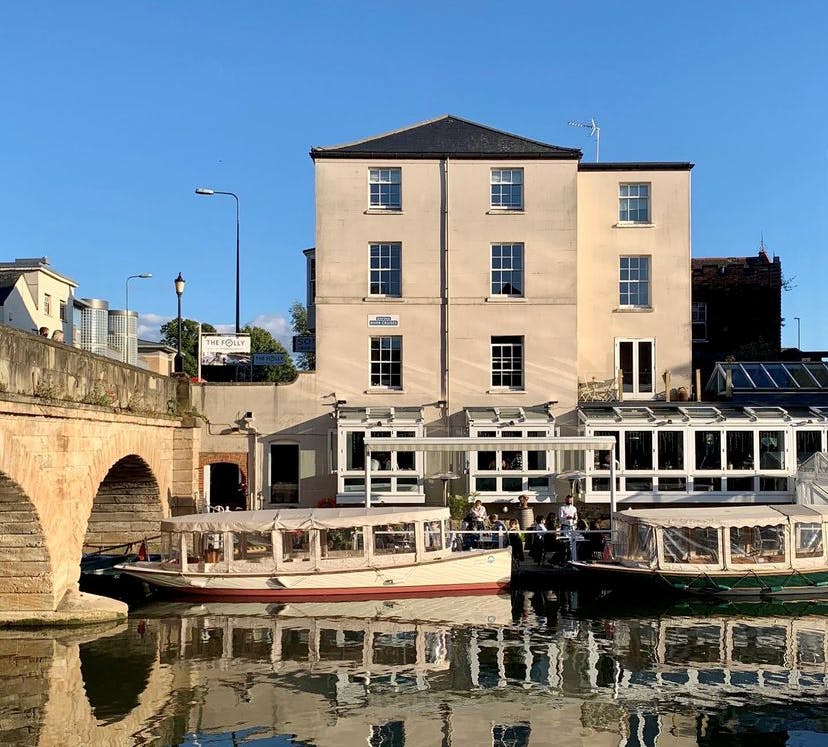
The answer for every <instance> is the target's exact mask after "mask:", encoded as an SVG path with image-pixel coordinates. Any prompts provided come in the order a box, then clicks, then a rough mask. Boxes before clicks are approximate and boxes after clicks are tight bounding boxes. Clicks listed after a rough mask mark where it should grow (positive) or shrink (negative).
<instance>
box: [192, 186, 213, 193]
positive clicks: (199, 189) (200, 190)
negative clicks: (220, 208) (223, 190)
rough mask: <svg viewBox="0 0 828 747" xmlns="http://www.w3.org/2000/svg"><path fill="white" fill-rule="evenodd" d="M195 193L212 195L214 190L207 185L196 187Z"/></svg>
mask: <svg viewBox="0 0 828 747" xmlns="http://www.w3.org/2000/svg"><path fill="white" fill-rule="evenodd" d="M195 193H196V194H197V195H214V194H215V193H216V191H215V190H214V189H210V188H209V187H196V191H195Z"/></svg>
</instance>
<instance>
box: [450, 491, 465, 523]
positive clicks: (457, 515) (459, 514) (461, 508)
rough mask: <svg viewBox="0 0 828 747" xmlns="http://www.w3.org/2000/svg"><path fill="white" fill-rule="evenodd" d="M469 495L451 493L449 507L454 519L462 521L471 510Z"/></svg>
mask: <svg viewBox="0 0 828 747" xmlns="http://www.w3.org/2000/svg"><path fill="white" fill-rule="evenodd" d="M469 505H470V504H469V497H468V496H467V495H450V496H449V497H448V509H449V514H450V515H451V518H452V519H455V520H456V521H462V519H463V518H464V517H465V515H466V514H467V513H468V512H469Z"/></svg>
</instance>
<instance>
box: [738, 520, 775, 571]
mask: <svg viewBox="0 0 828 747" xmlns="http://www.w3.org/2000/svg"><path fill="white" fill-rule="evenodd" d="M784 561H785V528H784V527H783V526H782V525H781V524H779V525H777V526H770V527H731V528H730V562H731V563H733V564H734V565H753V564H759V563H782V562H784Z"/></svg>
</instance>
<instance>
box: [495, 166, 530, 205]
mask: <svg viewBox="0 0 828 747" xmlns="http://www.w3.org/2000/svg"><path fill="white" fill-rule="evenodd" d="M524 184H525V183H524V179H523V168H522V167H511V168H493V169H492V170H491V171H490V174H489V206H490V207H491V209H492V210H506V211H508V210H517V211H520V210H523V205H524V200H525V197H526V196H525V194H524ZM501 185H507V186H512V187H514V186H518V185H519V186H520V201H519V204H513V203H512V201H510V204H508V205H506V204H504V203H503V194H502V192H501V190H500V189H499V187H500V186H501ZM495 193H498V195H497V197H496V196H495Z"/></svg>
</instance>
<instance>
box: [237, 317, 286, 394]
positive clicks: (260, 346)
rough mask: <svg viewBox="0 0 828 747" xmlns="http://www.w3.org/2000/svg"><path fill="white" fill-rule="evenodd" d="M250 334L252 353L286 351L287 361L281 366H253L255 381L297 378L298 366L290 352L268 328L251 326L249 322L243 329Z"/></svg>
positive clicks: (283, 380) (283, 381)
mask: <svg viewBox="0 0 828 747" xmlns="http://www.w3.org/2000/svg"><path fill="white" fill-rule="evenodd" d="M242 332H246V333H247V334H249V335H250V350H251V352H252V353H284V354H285V362H284V364H283V365H281V366H253V381H273V382H279V383H289V382H291V381H293V380H294V379H296V368H294V366H293V360H292V359H291V357H290V354H289V353H288V351H287V350H285V346H284V345H282V343H281V342H279V341H278V340H277V339H275V338H274V337H273V335H271V334H270V332H268V331H267V330H266V329H262V328H261V327H251V326H250V325H249V324H248V325H247V326H245V327H244V328H243V329H242Z"/></svg>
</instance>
